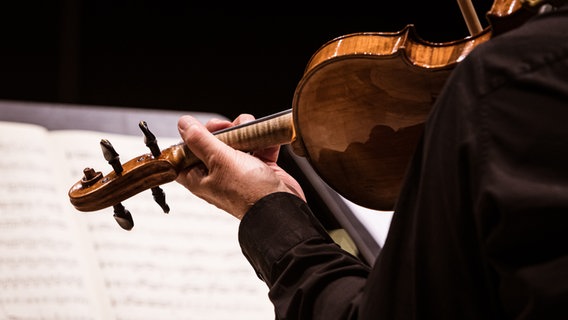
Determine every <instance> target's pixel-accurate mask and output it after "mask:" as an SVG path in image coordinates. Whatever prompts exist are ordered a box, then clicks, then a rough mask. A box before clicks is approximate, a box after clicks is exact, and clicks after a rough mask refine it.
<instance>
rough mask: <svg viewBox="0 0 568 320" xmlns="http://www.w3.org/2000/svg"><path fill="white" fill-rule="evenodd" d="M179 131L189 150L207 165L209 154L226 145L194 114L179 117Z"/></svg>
mask: <svg viewBox="0 0 568 320" xmlns="http://www.w3.org/2000/svg"><path fill="white" fill-rule="evenodd" d="M178 131H179V134H180V136H181V138H182V139H183V142H184V143H185V144H186V145H187V147H188V148H189V150H191V152H192V153H193V154H194V155H195V156H196V157H197V158H199V160H201V161H203V162H204V163H205V164H206V165H207V163H208V161H207V158H208V156H209V155H211V154H213V153H215V152H219V149H222V148H225V147H226V145H225V144H224V143H223V142H222V141H221V140H219V139H217V138H216V137H215V136H214V135H213V134H212V133H211V132H209V130H207V128H205V126H204V125H203V124H201V122H199V121H198V120H197V119H195V118H194V117H192V116H182V117H180V118H179V120H178Z"/></svg>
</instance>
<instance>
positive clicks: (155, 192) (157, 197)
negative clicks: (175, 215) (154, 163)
mask: <svg viewBox="0 0 568 320" xmlns="http://www.w3.org/2000/svg"><path fill="white" fill-rule="evenodd" d="M152 196H154V201H156V203H157V204H159V205H160V207H161V208H162V210H164V213H170V206H168V204H167V203H166V194H165V193H164V190H162V188H160V187H154V188H152Z"/></svg>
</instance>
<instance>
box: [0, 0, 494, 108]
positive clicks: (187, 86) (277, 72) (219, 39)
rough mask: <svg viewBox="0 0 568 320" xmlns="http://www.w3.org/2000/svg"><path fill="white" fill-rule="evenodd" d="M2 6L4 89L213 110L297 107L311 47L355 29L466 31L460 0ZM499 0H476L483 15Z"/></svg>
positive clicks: (429, 33)
mask: <svg viewBox="0 0 568 320" xmlns="http://www.w3.org/2000/svg"><path fill="white" fill-rule="evenodd" d="M13 2H16V3H15V4H11V5H9V6H7V5H6V4H3V5H1V6H2V8H1V11H0V12H1V13H0V30H1V31H0V32H1V33H0V35H1V39H0V41H1V42H0V99H9V100H25V101H43V102H61V103H74V104H88V105H108V106H126V107H136V108H156V109H172V110H188V111H206V112H216V113H220V114H222V115H225V116H227V117H229V118H233V117H235V116H236V115H238V114H240V113H243V112H247V113H252V114H254V115H256V116H263V115H268V114H271V113H274V112H277V111H280V110H284V109H288V108H289V107H290V105H291V102H292V97H293V93H294V89H295V87H296V84H297V83H298V81H299V80H300V79H301V77H302V74H303V71H304V67H305V66H306V64H307V62H308V60H309V58H310V57H311V55H312V54H313V53H314V52H315V51H316V50H317V49H318V48H319V47H320V46H322V45H323V44H324V43H325V42H327V41H329V40H331V39H333V38H335V37H338V36H341V35H344V34H348V33H354V32H367V31H369V32H375V31H379V32H393V31H399V30H401V29H402V28H403V27H404V26H405V25H407V24H414V25H415V27H416V29H417V31H418V34H419V35H420V36H421V37H422V38H423V39H425V40H428V41H433V42H446V41H451V40H459V39H462V38H464V37H465V36H467V35H468V32H467V28H466V25H465V23H464V21H463V18H462V17H461V13H460V11H459V7H458V5H457V2H456V1H455V0H438V1H424V0H422V1H397V2H396V3H388V2H384V3H381V2H382V1H380V0H378V1H374V2H371V4H369V3H366V2H357V1H349V2H345V3H336V2H331V1H329V2H325V3H315V2H308V1H305V2H297V3H295V2H289V1H288V2H258V1H256V2H255V3H254V4H253V3H251V4H247V3H246V2H244V3H243V2H240V3H238V5H236V4H234V3H235V2H231V3H233V4H230V5H228V4H223V3H217V2H212V3H211V5H205V4H200V5H195V4H191V2H190V1H168V0H162V1H143V0H139V1H119V0H114V1H112V0H93V1H87V0H76V1H73V0H60V1H43V2H40V1H25V0H24V1H13ZM491 3H492V1H475V0H474V4H475V5H476V9H477V10H478V13H479V16H480V19H481V22H482V23H483V24H484V25H485V24H486V21H485V18H484V14H485V12H487V11H488V10H489V7H490V5H491Z"/></svg>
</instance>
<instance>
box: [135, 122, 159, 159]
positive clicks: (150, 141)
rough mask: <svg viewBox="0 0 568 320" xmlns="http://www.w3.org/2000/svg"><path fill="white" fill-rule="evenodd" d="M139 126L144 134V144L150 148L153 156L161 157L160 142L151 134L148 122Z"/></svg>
mask: <svg viewBox="0 0 568 320" xmlns="http://www.w3.org/2000/svg"><path fill="white" fill-rule="evenodd" d="M138 126H139V127H140V130H142V132H143V133H144V143H145V144H146V146H147V147H148V148H150V152H151V153H152V155H153V156H154V157H156V158H157V157H159V156H160V154H162V152H161V151H160V147H158V140H157V139H156V136H155V135H154V134H153V133H152V132H150V129H148V124H147V123H146V121H140V123H139V124H138Z"/></svg>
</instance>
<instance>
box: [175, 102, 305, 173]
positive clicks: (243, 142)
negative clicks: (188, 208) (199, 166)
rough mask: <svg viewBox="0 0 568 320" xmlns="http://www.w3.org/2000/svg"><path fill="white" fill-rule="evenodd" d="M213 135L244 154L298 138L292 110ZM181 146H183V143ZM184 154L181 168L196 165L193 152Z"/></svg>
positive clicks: (186, 151) (187, 151) (216, 132)
mask: <svg viewBox="0 0 568 320" xmlns="http://www.w3.org/2000/svg"><path fill="white" fill-rule="evenodd" d="M213 134H214V135H215V136H216V137H217V138H218V139H219V140H221V141H223V142H224V143H225V144H227V145H229V146H231V147H232V148H234V149H237V150H240V151H244V152H251V151H255V150H261V149H264V148H268V147H272V146H280V145H283V144H289V143H291V142H293V141H294V140H295V138H296V137H295V130H294V125H293V120H292V109H288V110H284V111H281V112H278V113H275V114H272V115H270V116H266V117H263V118H259V119H256V120H254V121H251V122H247V123H244V124H241V125H238V126H234V127H230V128H227V129H223V130H219V131H215V132H213ZM179 146H180V147H181V146H183V143H181V144H180V145H179ZM184 147H185V146H184ZM184 153H185V156H184V159H181V162H182V163H181V168H185V167H188V166H191V165H193V164H195V160H196V159H194V158H193V156H192V155H190V154H191V152H189V150H187V149H186V150H185V152H184Z"/></svg>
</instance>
